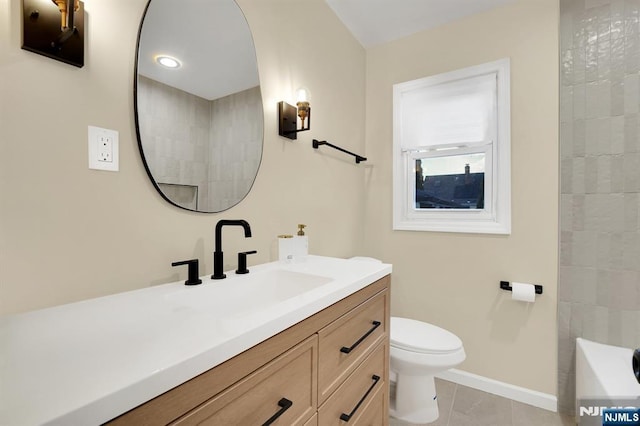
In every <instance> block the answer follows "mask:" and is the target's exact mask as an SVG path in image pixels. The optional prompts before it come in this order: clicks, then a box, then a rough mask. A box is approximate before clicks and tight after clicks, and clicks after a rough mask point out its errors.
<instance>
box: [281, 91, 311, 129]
mask: <svg viewBox="0 0 640 426" xmlns="http://www.w3.org/2000/svg"><path fill="white" fill-rule="evenodd" d="M296 98H297V101H296V106H295V107H294V106H293V105H290V104H288V103H286V102H284V101H280V102H278V122H279V125H278V134H279V135H280V136H284V137H285V138H289V139H297V138H298V136H297V135H298V132H304V131H306V130H309V129H311V107H310V106H309V93H308V92H307V90H306V89H298V91H297V96H296ZM298 117H300V120H301V122H302V126H301V127H300V128H299V129H298ZM305 120H306V122H307V124H306V127H305Z"/></svg>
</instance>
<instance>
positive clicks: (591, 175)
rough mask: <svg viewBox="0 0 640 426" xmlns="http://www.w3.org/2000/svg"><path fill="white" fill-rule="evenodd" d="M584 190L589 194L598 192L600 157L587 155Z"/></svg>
mask: <svg viewBox="0 0 640 426" xmlns="http://www.w3.org/2000/svg"><path fill="white" fill-rule="evenodd" d="M584 169H585V170H584V191H585V193H587V194H595V193H596V192H598V180H599V176H598V157H585V164H584Z"/></svg>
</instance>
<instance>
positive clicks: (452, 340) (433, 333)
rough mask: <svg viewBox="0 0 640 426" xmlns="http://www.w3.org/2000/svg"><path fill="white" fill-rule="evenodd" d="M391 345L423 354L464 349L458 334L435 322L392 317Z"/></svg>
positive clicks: (445, 352)
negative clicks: (428, 322)
mask: <svg viewBox="0 0 640 426" xmlns="http://www.w3.org/2000/svg"><path fill="white" fill-rule="evenodd" d="M390 335H391V336H390V340H391V346H392V347H395V348H398V349H403V350H406V351H410V352H417V353H421V354H434V355H439V354H449V353H452V352H456V351H459V350H460V349H462V341H461V340H460V338H459V337H458V336H456V335H455V334H453V333H451V332H450V331H447V330H445V329H443V328H440V327H438V326H435V325H433V324H427V323H424V322H421V321H416V320H413V319H409V318H399V317H391V333H390Z"/></svg>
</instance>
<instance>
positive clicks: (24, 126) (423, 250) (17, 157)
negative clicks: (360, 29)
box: [0, 0, 558, 394]
mask: <svg viewBox="0 0 640 426" xmlns="http://www.w3.org/2000/svg"><path fill="white" fill-rule="evenodd" d="M117 3H118V7H117V8H115V7H112V6H113V2H105V1H100V0H85V7H86V11H87V21H86V22H87V28H88V31H87V33H88V35H87V43H88V45H87V48H86V58H85V59H86V65H85V66H84V68H81V69H77V68H75V67H72V66H69V65H65V64H63V63H60V62H56V61H53V60H50V59H47V58H44V57H41V56H38V55H35V54H32V53H29V52H26V51H23V50H21V49H20V37H21V36H20V19H21V18H20V4H21V2H19V1H17V0H13V1H9V0H0V76H1V78H0V314H6V313H12V312H20V311H25V310H30V309H36V308H40V307H46V306H51V305H55V304H60V303H66V302H71V301H75V300H82V299H86V298H90V297H95V296H100V295H105V294H110V293H115V292H119V291H125V290H129V289H135V288H140V287H146V286H150V285H154V284H160V283H165V282H170V281H174V280H177V279H184V277H185V271H184V270H176V269H172V268H171V267H170V263H171V262H172V261H175V260H181V259H187V258H192V257H198V258H200V259H201V262H203V263H204V270H205V271H206V272H210V271H211V268H212V259H211V257H212V256H211V253H212V251H213V229H214V226H215V223H216V222H217V220H219V219H221V218H243V219H247V220H248V221H249V222H250V223H251V225H252V228H253V231H254V237H253V238H251V239H244V238H243V237H242V236H241V232H240V230H239V229H233V228H230V229H227V230H225V237H224V241H225V246H224V251H225V253H226V254H227V256H226V264H227V265H226V267H227V268H232V267H234V266H235V264H234V262H235V253H236V252H237V251H239V250H244V249H257V250H258V252H259V253H258V255H256V256H253V257H252V258H251V259H250V260H251V262H252V263H254V264H255V263H262V262H265V261H269V260H273V259H275V256H276V253H275V238H274V237H275V235H277V234H279V233H284V232H289V233H290V232H294V231H295V225H296V224H297V223H307V224H308V225H309V227H308V235H309V237H310V245H311V251H312V252H313V253H317V254H323V255H332V256H351V255H354V254H358V253H363V254H367V255H371V256H375V257H379V258H381V259H384V260H385V261H388V262H392V263H393V264H394V278H393V293H392V294H393V298H392V303H393V314H395V315H406V316H410V317H414V318H418V319H421V320H425V321H429V322H432V323H434V324H437V325H440V326H443V327H445V328H447V329H450V330H452V331H453V332H455V333H456V334H458V335H459V336H460V337H461V338H462V340H463V341H464V344H465V348H466V350H467V354H468V359H467V361H465V363H464V364H463V365H462V366H461V368H462V369H463V370H466V371H469V372H473V373H476V374H480V375H483V376H487V377H491V378H494V379H497V380H501V381H504V382H508V383H513V384H515V385H520V386H524V387H527V388H531V389H535V390H539V391H542V392H547V393H552V394H555V390H556V384H555V383H556V281H557V280H556V269H557V265H556V257H557V248H556V246H557V210H558V203H557V187H558V173H557V150H558V149H557V144H558V136H557V134H558V126H557V117H558V111H557V103H558V102H557V97H558V87H557V70H558V64H557V39H558V30H557V21H558V13H557V0H522V1H520V2H518V3H516V4H514V5H511V6H506V7H502V8H500V9H498V10H495V11H492V12H489V13H485V14H483V15H480V16H476V17H472V18H468V19H465V20H463V21H460V22H457V23H454V24H450V25H447V26H444V27H441V28H438V29H435V30H432V31H427V32H425V33H422V34H418V35H416V36H412V37H409V38H407V39H403V40H401V41H398V42H393V43H389V44H387V45H383V46H379V47H376V48H372V49H370V50H369V51H368V52H367V53H366V56H365V51H364V49H363V48H362V47H360V46H359V45H358V44H357V43H356V42H355V41H354V40H353V38H352V37H351V36H350V35H349V34H348V33H347V31H346V30H345V29H344V27H343V26H342V25H341V24H340V22H339V21H338V20H337V18H336V17H335V16H334V15H333V14H332V13H331V11H330V10H329V8H328V7H327V6H326V4H325V3H324V1H323V0H306V1H304V2H300V1H298V0H271V1H264V0H238V3H239V4H240V5H241V7H242V8H243V10H244V11H245V14H246V16H247V19H248V21H249V24H250V26H251V29H252V32H253V34H254V37H255V41H256V47H257V53H258V65H259V68H260V78H261V85H262V95H263V101H264V105H265V139H264V154H263V158H262V164H261V167H260V171H259V174H258V178H257V180H256V183H255V185H254V187H253V189H252V191H251V192H250V194H249V196H248V197H247V198H246V199H245V200H244V201H243V202H242V203H240V204H239V205H238V206H236V207H234V208H233V209H231V210H229V211H227V212H224V213H221V214H214V215H205V214H196V213H189V212H186V211H183V210H180V209H178V208H175V207H172V206H170V205H168V204H166V203H165V202H164V201H163V200H162V198H161V197H160V196H159V195H158V194H157V193H156V192H155V190H154V188H153V186H152V184H151V183H150V182H149V180H148V177H147V175H146V173H145V171H144V168H143V166H142V161H141V159H140V155H139V153H138V148H137V142H136V139H135V130H134V119H133V106H132V105H133V99H132V85H133V80H132V79H133V66H134V64H133V61H134V54H135V51H134V50H135V42H136V35H137V30H138V23H139V19H140V16H141V14H142V11H143V9H144V6H145V3H146V0H131V1H119V2H117ZM502 57H510V58H511V69H512V75H511V80H512V168H513V171H512V196H513V202H512V206H513V207H512V216H513V232H512V234H511V235H510V236H508V237H503V236H486V235H464V234H439V233H428V232H393V231H392V230H391V211H392V210H391V196H392V192H391V166H392V162H391V156H392V151H391V147H392V139H391V138H392V122H391V117H392V114H391V108H392V104H391V95H392V91H391V87H392V85H393V84H394V83H397V82H402V81H407V80H411V79H415V78H420V77H424V76H427V75H432V74H436V73H440V72H445V71H449V70H453V69H457V68H462V67H466V66H470V65H474V64H478V63H483V62H488V61H491V60H495V59H499V58H502ZM365 76H366V78H365ZM365 80H366V87H365ZM299 86H306V87H307V88H308V89H309V90H310V92H311V96H312V98H311V102H312V108H313V121H312V124H313V126H312V130H311V131H310V132H305V133H301V134H300V135H299V139H298V141H289V140H286V139H282V138H280V137H278V136H277V123H276V121H277V112H276V103H277V102H278V101H280V100H283V99H284V100H287V101H289V102H292V101H293V96H294V92H295V90H296V89H297V88H298V87H299ZM365 95H366V105H365ZM365 106H366V123H367V125H366V127H365ZM64 110H67V111H69V116H70V118H69V119H65V117H64V116H63V115H62V112H63V111H64ZM88 125H95V126H100V127H107V128H112V129H116V130H118V131H119V132H120V172H118V173H109V172H100V171H93V170H89V169H88V168H87V141H86V138H87V136H86V134H87V126H88ZM365 134H366V147H365ZM312 138H317V139H326V140H329V141H331V142H334V143H336V144H338V145H343V146H344V147H345V148H347V149H350V150H353V151H355V152H358V153H362V154H363V155H366V156H367V157H369V161H367V162H366V163H363V164H362V165H360V166H355V165H354V164H353V160H352V159H350V158H349V157H346V156H343V155H342V154H340V153H337V152H332V151H327V150H321V151H319V152H316V151H314V150H313V149H312V148H311V146H310V143H311V139H312ZM365 148H366V150H365ZM363 189H364V191H363ZM363 218H364V219H363ZM503 279H506V280H514V281H516V280H521V281H531V282H537V283H541V284H543V285H544V286H545V294H544V295H543V296H542V297H540V298H539V299H538V301H537V302H536V303H535V305H533V306H525V305H523V304H520V303H515V302H511V301H509V300H508V298H509V294H508V293H504V292H502V291H499V290H498V282H499V281H500V280H503Z"/></svg>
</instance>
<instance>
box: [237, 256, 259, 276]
mask: <svg viewBox="0 0 640 426" xmlns="http://www.w3.org/2000/svg"><path fill="white" fill-rule="evenodd" d="M257 252H258V251H257V250H251V251H243V252H240V253H238V269H237V270H236V274H248V273H249V270H248V269H247V255H249V254H256V253H257Z"/></svg>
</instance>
